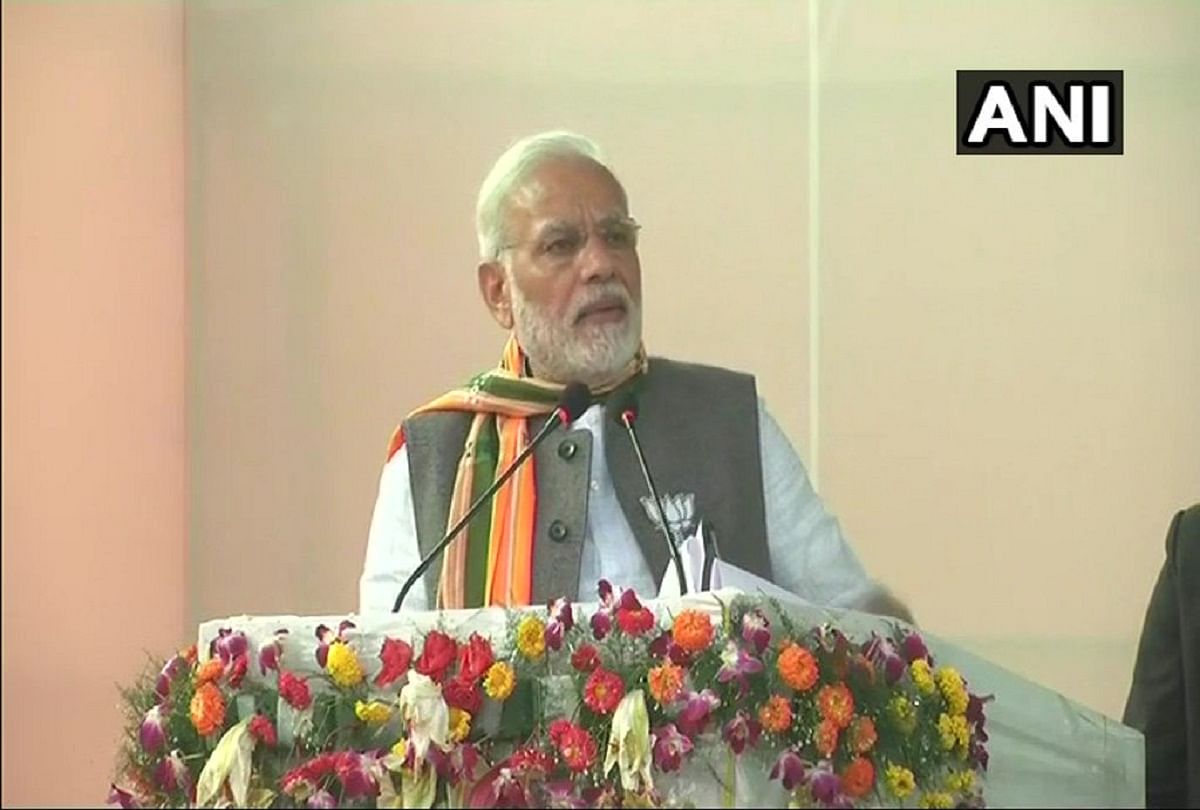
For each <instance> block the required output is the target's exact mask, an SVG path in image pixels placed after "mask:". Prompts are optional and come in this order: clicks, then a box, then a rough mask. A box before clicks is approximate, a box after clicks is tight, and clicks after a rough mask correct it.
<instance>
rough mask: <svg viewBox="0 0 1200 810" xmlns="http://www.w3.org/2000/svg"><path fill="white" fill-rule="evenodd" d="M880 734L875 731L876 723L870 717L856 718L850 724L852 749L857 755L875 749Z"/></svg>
mask: <svg viewBox="0 0 1200 810" xmlns="http://www.w3.org/2000/svg"><path fill="white" fill-rule="evenodd" d="M878 740H879V734H877V733H876V731H875V721H874V720H872V719H871V718H870V717H856V718H854V722H853V723H851V724H850V748H851V750H853V751H854V752H855V753H856V754H865V753H867V752H868V751H870V750H871V749H872V748H873V747H875V743H876V742H877V741H878Z"/></svg>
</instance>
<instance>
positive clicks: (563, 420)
mask: <svg viewBox="0 0 1200 810" xmlns="http://www.w3.org/2000/svg"><path fill="white" fill-rule="evenodd" d="M591 404H592V393H591V391H589V390H588V387H587V386H586V385H584V384H583V383H580V382H574V383H571V384H570V385H568V386H567V387H566V388H564V389H563V392H562V396H561V397H559V399H558V406H557V407H555V409H554V412H553V413H552V414H550V417H549V418H548V419H547V420H546V423H545V424H544V425H542V429H541V430H539V431H538V432H537V435H535V436H534V437H533V441H531V442H530V443H529V444H528V445H526V447H525V449H524V450H522V451H521V453H520V455H518V456H517V457H516V458H515V459H513V462H512V464H509V465H508V469H506V470H505V471H504V473H503V474H502V475H501V476H500V477H499V478H497V479H496V480H495V481H493V482H492V485H491V486H489V487H488V488H487V490H485V491H484V492H483V494H481V495H480V496H479V497H478V498H476V499H475V502H474V503H473V504H471V508H470V509H468V510H467V513H466V514H465V515H463V516H462V519H461V520H459V521H458V523H456V524H454V527H453V528H451V529H450V531H448V532H446V534H445V536H444V537H443V538H442V539H441V540H440V541H439V542H438V544H437V545H436V546H434V547H433V548H432V549H430V551H429V553H428V554H426V555H425V556H424V557H423V558H421V563H420V565H418V566H417V568H416V570H414V571H413V572H412V574H410V575H409V577H408V579H407V580H406V581H405V583H404V587H402V588H401V589H400V593H399V594H398V595H397V596H396V603H395V604H394V605H393V606H392V613H399V612H400V606H401V605H403V604H404V597H406V596H408V592H409V591H411V590H412V588H413V586H414V585H416V584H417V581H418V580H419V579H420V578H421V577H422V576H423V575H424V574H425V572H426V571H428V570H429V566H431V565H433V563H434V562H435V561H436V560H437V559H438V558H439V557H440V556H442V552H443V551H445V550H446V546H448V545H450V541H451V540H453V539H454V538H455V537H458V535H459V534H460V533H461V532H462V530H463V529H464V528H465V527H466V525H467V524H468V523H470V522H471V518H473V517H475V515H476V513H478V512H479V510H480V509H481V508H483V505H484V504H485V503H487V502H488V501H489V500H491V497H492V496H493V495H495V494H496V490H498V489H500V487H501V486H502V485H503V484H504V482H505V481H507V480H508V479H509V478H511V477H512V475H513V473H515V472H516V471H517V469H518V468H519V467H520V466H521V465H522V464H523V463H524V462H525V459H527V458H529V456H530V455H532V454H533V451H534V450H536V449H537V447H538V445H539V444H541V443H542V442H543V441H544V440H545V438H546V437H547V436H549V435H550V434H551V433H552V432H553V431H554V429H555V428H556V427H558V426H559V425H560V424H561V425H563V426H566V425H569V424H571V423H572V422H574V421H575V420H576V419H578V418H579V416H580V415H581V414H582V413H583V412H584V411H586V410H587V409H588V406H589V405H591Z"/></svg>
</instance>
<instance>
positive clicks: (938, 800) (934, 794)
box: [917, 790, 954, 807]
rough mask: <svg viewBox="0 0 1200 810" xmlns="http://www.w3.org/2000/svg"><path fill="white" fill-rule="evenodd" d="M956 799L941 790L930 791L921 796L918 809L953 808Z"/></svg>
mask: <svg viewBox="0 0 1200 810" xmlns="http://www.w3.org/2000/svg"><path fill="white" fill-rule="evenodd" d="M953 806H954V798H953V797H952V796H951V795H950V794H949V793H943V792H942V791H940V790H934V791H929V792H927V793H925V794H923V795H922V796H921V800H920V801H919V802H917V807H953Z"/></svg>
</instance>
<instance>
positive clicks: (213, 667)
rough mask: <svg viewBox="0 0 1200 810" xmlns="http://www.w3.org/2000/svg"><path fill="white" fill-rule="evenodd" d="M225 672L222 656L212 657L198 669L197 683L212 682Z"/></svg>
mask: <svg viewBox="0 0 1200 810" xmlns="http://www.w3.org/2000/svg"><path fill="white" fill-rule="evenodd" d="M224 674H225V665H224V664H223V663H221V659H220V658H210V659H208V660H207V661H205V662H204V663H203V664H201V665H200V668H199V669H198V670H196V685H197V686H199V685H200V684H205V683H212V682H213V681H215V680H217V679H219V678H220V677H221V676H222V675H224Z"/></svg>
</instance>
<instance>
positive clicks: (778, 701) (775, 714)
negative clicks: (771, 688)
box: [758, 695, 792, 734]
mask: <svg viewBox="0 0 1200 810" xmlns="http://www.w3.org/2000/svg"><path fill="white" fill-rule="evenodd" d="M758 722H760V723H762V727H763V728H764V729H766V730H767V731H769V732H771V733H772V734H782V733H783V732H785V731H787V730H788V728H789V727H790V726H791V725H792V702H791V701H790V700H788V699H787V698H785V697H784V696H783V695H771V697H769V698H768V699H767V702H766V703H764V704H763V705H762V706H761V707H760V708H759V710H758Z"/></svg>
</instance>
